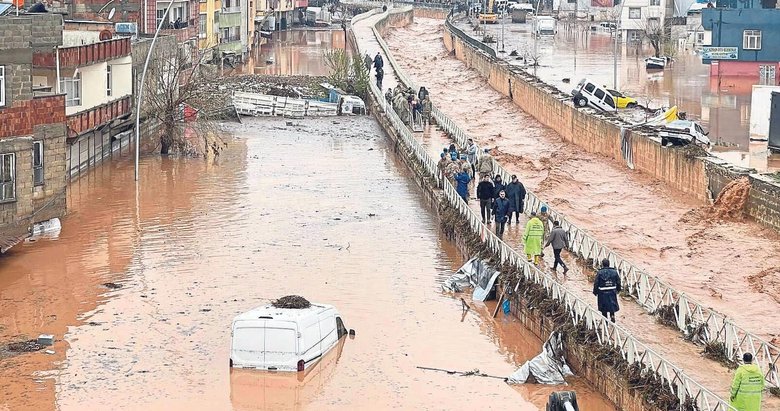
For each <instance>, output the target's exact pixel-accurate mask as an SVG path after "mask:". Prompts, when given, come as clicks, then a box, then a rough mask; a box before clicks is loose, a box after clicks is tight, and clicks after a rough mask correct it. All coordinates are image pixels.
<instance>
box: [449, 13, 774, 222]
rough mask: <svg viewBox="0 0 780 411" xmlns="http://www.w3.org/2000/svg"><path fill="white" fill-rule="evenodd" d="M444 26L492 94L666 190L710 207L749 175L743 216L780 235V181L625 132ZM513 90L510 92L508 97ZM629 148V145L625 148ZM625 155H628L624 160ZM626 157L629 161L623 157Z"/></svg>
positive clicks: (454, 47)
mask: <svg viewBox="0 0 780 411" xmlns="http://www.w3.org/2000/svg"><path fill="white" fill-rule="evenodd" d="M460 36H461V34H460V33H458V32H457V31H455V30H452V29H451V28H450V27H448V25H445V34H444V45H445V47H446V48H447V50H449V51H451V52H452V51H453V50H454V53H455V56H456V57H457V58H458V59H459V60H461V61H463V62H464V63H466V65H467V66H468V67H470V68H473V69H475V70H477V71H478V72H479V73H480V74H481V75H482V76H483V77H484V78H485V79H486V80H487V82H488V84H490V86H491V87H493V88H494V89H495V90H497V91H499V92H500V93H502V94H504V95H505V96H507V97H509V96H510V95H511V97H512V101H513V102H514V103H515V104H517V106H518V107H520V108H521V109H522V110H523V111H525V112H527V113H528V114H530V115H532V116H533V117H534V118H536V119H537V120H538V121H539V122H540V123H542V124H544V125H545V126H547V127H550V128H551V129H553V130H555V131H556V132H557V133H558V134H560V135H561V137H563V139H564V140H566V141H569V142H571V143H573V144H576V145H578V146H579V147H582V148H583V149H585V150H586V151H588V152H590V153H597V154H601V155H604V156H606V157H609V158H611V159H613V160H615V161H619V162H621V163H623V164H625V163H630V166H631V167H632V168H633V169H634V170H637V171H640V172H643V173H646V174H648V175H651V176H653V177H655V178H658V179H660V180H662V181H664V182H665V183H666V184H667V185H669V186H670V187H673V188H674V189H677V190H679V191H682V192H683V193H685V194H688V195H691V196H693V197H694V198H696V199H698V200H700V201H702V202H704V203H709V202H711V201H712V200H714V199H715V198H716V197H717V196H718V194H719V193H720V191H721V190H722V189H723V187H725V186H726V185H727V184H728V183H729V182H731V181H732V180H733V179H734V178H738V177H741V176H749V180H750V182H751V189H750V194H749V197H748V201H747V204H746V206H745V210H744V211H745V213H746V214H747V215H748V216H750V217H752V218H754V219H755V220H756V221H758V222H759V223H761V224H763V225H765V226H768V227H770V228H773V229H775V230H777V231H780V182H778V181H777V180H776V179H774V178H772V177H770V176H766V175H760V174H756V173H755V172H752V173H751V170H745V169H739V168H737V167H733V166H731V165H729V164H728V163H726V162H724V161H721V160H720V159H717V158H715V157H713V156H697V155H696V154H693V153H692V152H690V151H688V150H685V149H672V148H663V147H661V145H660V144H659V143H658V142H656V141H654V140H652V139H650V138H648V136H647V135H646V134H643V133H641V132H635V131H628V130H624V132H623V133H624V134H623V136H624V137H622V136H621V126H625V124H624V123H622V122H621V121H620V120H619V119H617V118H614V117H612V116H610V115H606V114H602V113H598V112H596V111H594V110H591V109H577V108H576V107H574V105H573V104H572V103H571V98H570V97H569V96H568V95H566V94H563V93H561V92H560V91H558V90H557V89H555V88H554V87H552V86H550V85H547V84H545V83H543V82H541V81H540V80H539V79H538V78H536V77H534V76H532V75H530V74H528V73H525V72H524V71H522V70H520V69H517V68H511V67H509V65H508V64H506V63H505V62H503V61H500V60H498V59H496V58H494V57H492V56H489V55H488V54H486V53H484V52H483V51H480V50H479V49H477V48H475V47H473V46H471V45H470V44H469V43H468V41H466V40H464V39H463V38H461V37H460ZM510 90H511V94H510ZM627 145H628V147H626V146H627ZM626 152H628V153H630V154H629V155H628V156H627V155H626ZM627 157H628V158H627Z"/></svg>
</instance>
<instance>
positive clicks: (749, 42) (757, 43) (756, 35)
mask: <svg viewBox="0 0 780 411" xmlns="http://www.w3.org/2000/svg"><path fill="white" fill-rule="evenodd" d="M742 48H743V49H745V50H761V30H745V31H744V33H743V35H742Z"/></svg>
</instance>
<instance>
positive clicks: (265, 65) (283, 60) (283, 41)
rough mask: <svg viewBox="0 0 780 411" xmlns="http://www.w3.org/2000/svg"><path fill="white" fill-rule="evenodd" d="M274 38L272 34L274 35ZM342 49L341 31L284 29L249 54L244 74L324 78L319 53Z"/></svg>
mask: <svg viewBox="0 0 780 411" xmlns="http://www.w3.org/2000/svg"><path fill="white" fill-rule="evenodd" d="M274 35H275V36H276V34H274ZM331 49H344V32H343V31H342V30H288V31H283V32H281V34H280V35H279V37H278V38H274V39H271V40H269V42H268V43H266V44H263V45H262V46H260V47H259V48H256V49H255V50H254V51H253V52H252V56H251V57H250V61H249V62H248V63H247V64H246V65H245V67H244V68H239V70H240V71H242V72H246V73H245V74H251V73H254V74H267V75H281V76H296V75H310V76H327V75H328V74H330V72H329V69H328V67H327V65H326V64H325V59H324V57H323V52H324V51H325V50H331Z"/></svg>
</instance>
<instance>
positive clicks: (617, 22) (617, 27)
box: [612, 0, 625, 90]
mask: <svg viewBox="0 0 780 411" xmlns="http://www.w3.org/2000/svg"><path fill="white" fill-rule="evenodd" d="M624 1H625V0H622V1H621V2H620V11H619V13H618V18H617V19H615V48H614V50H613V53H612V88H613V89H615V90H617V89H618V86H617V54H618V33H620V22H621V21H622V20H623V5H624V4H625V3H624Z"/></svg>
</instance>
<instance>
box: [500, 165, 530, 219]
mask: <svg viewBox="0 0 780 411" xmlns="http://www.w3.org/2000/svg"><path fill="white" fill-rule="evenodd" d="M504 191H506V198H508V199H509V208H510V209H509V220H508V221H507V222H508V223H509V224H512V215H513V214H514V216H515V222H516V223H518V224H519V223H520V214H523V203H524V202H525V186H524V185H523V183H521V182H520V181H519V180H518V179H517V176H516V175H512V182H511V183H509V184H507V185H506V187H504Z"/></svg>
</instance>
